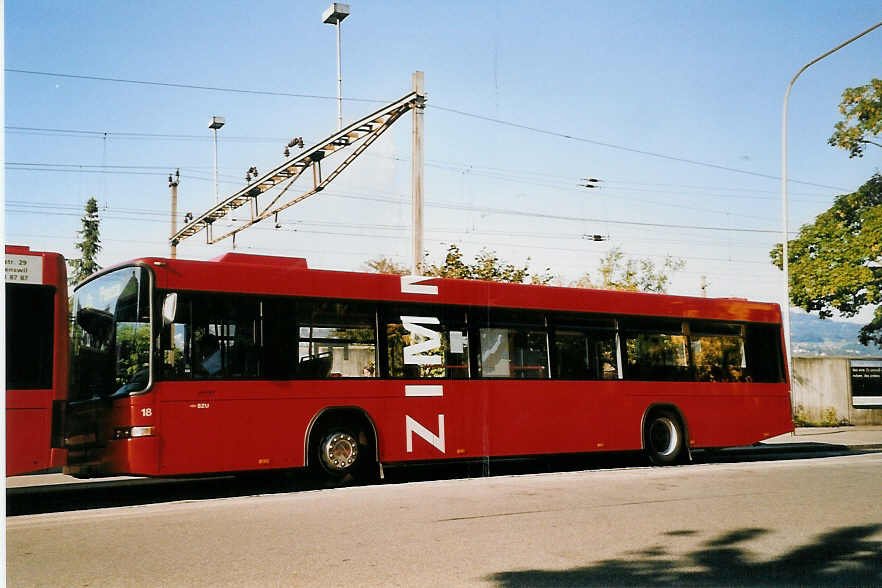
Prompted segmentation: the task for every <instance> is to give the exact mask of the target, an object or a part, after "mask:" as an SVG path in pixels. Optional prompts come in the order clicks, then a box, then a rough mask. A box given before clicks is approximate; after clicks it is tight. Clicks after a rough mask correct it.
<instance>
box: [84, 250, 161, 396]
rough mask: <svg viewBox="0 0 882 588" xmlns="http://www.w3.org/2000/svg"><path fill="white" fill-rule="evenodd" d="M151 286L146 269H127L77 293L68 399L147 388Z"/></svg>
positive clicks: (86, 285)
mask: <svg viewBox="0 0 882 588" xmlns="http://www.w3.org/2000/svg"><path fill="white" fill-rule="evenodd" d="M149 286H150V280H149V276H148V274H147V270H146V269H144V268H139V267H128V268H123V269H120V270H116V271H114V272H111V273H109V274H107V275H104V276H101V277H100V278H97V279H95V280H92V281H90V282H88V283H86V284H85V285H83V286H82V287H80V288H78V289H77V290H76V292H74V299H73V307H72V311H73V328H72V331H71V358H70V361H71V365H70V374H71V386H70V391H69V399H70V400H72V401H77V400H89V399H94V398H107V397H110V396H125V395H127V394H130V393H133V392H140V391H143V390H145V389H146V388H147V385H148V382H149V380H150V378H149V374H150V293H149Z"/></svg>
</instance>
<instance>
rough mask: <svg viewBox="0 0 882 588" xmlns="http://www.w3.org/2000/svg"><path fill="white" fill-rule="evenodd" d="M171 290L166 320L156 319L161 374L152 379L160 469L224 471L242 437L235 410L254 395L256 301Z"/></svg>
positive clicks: (258, 358) (257, 369) (257, 329)
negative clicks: (172, 298)
mask: <svg viewBox="0 0 882 588" xmlns="http://www.w3.org/2000/svg"><path fill="white" fill-rule="evenodd" d="M170 295H172V296H176V299H177V300H176V303H175V306H176V309H175V313H174V319H173V320H172V321H170V322H169V321H168V320H166V319H164V320H163V322H164V325H163V329H162V333H161V335H160V346H161V349H160V371H161V379H162V380H163V381H162V382H160V383H159V384H157V394H158V400H159V404H160V423H159V424H160V429H161V437H162V443H161V445H160V472H161V473H163V474H172V473H178V472H215V471H224V470H227V469H229V467H230V465H231V464H232V463H233V462H234V461H235V458H236V454H237V452H238V451H239V450H240V449H241V447H237V445H238V443H239V442H241V441H242V438H243V437H244V438H246V439H247V438H248V437H249V435H247V434H246V433H244V432H243V431H240V430H239V429H240V427H241V423H240V422H239V419H238V418H237V415H238V414H240V413H241V412H247V411H248V410H249V406H248V404H249V403H250V402H254V401H255V400H256V399H255V394H256V389H255V388H256V387H255V385H254V384H253V383H251V384H249V383H248V382H246V380H251V381H252V382H253V381H254V380H256V379H257V378H258V377H260V374H261V373H262V366H261V361H262V356H261V353H260V343H261V332H260V330H261V321H260V318H261V317H260V311H261V306H260V302H259V301H258V300H257V299H255V298H254V297H241V296H228V295H219V294H200V293H185V292H182V293H176V294H175V293H172V294H170ZM167 306H170V303H169V305H167ZM165 314H170V313H165ZM250 436H259V435H250ZM237 440H238V441H237Z"/></svg>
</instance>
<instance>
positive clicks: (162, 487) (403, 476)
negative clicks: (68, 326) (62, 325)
mask: <svg viewBox="0 0 882 588" xmlns="http://www.w3.org/2000/svg"><path fill="white" fill-rule="evenodd" d="M804 445H805V444H799V446H798V447H792V446H789V445H788V446H781V447H774V448H769V447H745V448H737V449H723V450H719V451H697V452H694V462H695V463H733V462H749V461H778V460H789V459H808V458H814V457H829V456H836V455H855V454H857V453H858V452H854V451H849V450H848V448H845V447H842V446H836V445H824V444H812V445H816V447H814V448H812V449H811V450H810V451H807V450H806V449H807V448H806V447H804ZM633 467H647V466H645V460H644V459H643V457H642V455H641V454H639V453H591V454H578V455H561V456H550V457H542V458H520V459H494V460H482V461H472V462H463V461H455V462H447V463H437V462H433V463H430V464H423V465H420V464H416V465H408V466H406V467H395V468H391V467H390V468H387V469H386V476H385V480H384V481H383V483H386V484H403V483H409V482H426V481H432V480H451V479H460V478H480V477H490V476H515V475H528V474H542V473H552V472H568V471H585V470H597V469H611V468H633ZM684 467H689V466H688V465H687V466H684ZM325 487H326V485H325V484H324V483H323V482H322V481H320V480H317V479H315V478H314V477H313V476H311V475H310V474H309V473H308V472H306V471H290V472H262V473H258V474H248V475H242V476H215V477H201V478H152V479H147V478H145V479H132V480H124V481H112V482H111V481H101V480H100V479H97V480H95V481H89V482H80V483H75V484H56V485H47V486H28V487H20V488H7V490H6V514H7V516H19V515H28V514H40V513H47V512H64V511H72V510H88V509H95V508H111V507H119V506H135V505H143V504H157V503H165V502H175V501H181V500H211V499H216V498H229V497H236V496H252V495H255V494H278V493H285V492H302V491H308V490H319V489H323V488H325Z"/></svg>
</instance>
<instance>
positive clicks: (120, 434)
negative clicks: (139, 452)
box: [113, 427, 156, 439]
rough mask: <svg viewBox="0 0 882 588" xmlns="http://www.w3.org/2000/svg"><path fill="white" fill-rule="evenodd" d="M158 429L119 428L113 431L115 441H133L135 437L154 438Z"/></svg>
mask: <svg viewBox="0 0 882 588" xmlns="http://www.w3.org/2000/svg"><path fill="white" fill-rule="evenodd" d="M155 434H156V427H118V428H116V429H114V431H113V438H114V439H133V438H135V437H152V436H153V435H155Z"/></svg>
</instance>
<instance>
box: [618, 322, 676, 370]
mask: <svg viewBox="0 0 882 588" xmlns="http://www.w3.org/2000/svg"><path fill="white" fill-rule="evenodd" d="M622 335H623V336H622V353H623V354H624V357H625V359H624V361H625V366H624V367H625V377H626V378H627V379H629V380H655V381H664V380H691V379H692V375H691V371H690V365H689V349H688V345H687V342H688V338H687V336H686V334H685V333H684V332H683V325H682V322H681V321H679V320H676V319H645V320H633V321H628V322H627V323H625V325H624V327H623V333H622Z"/></svg>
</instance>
